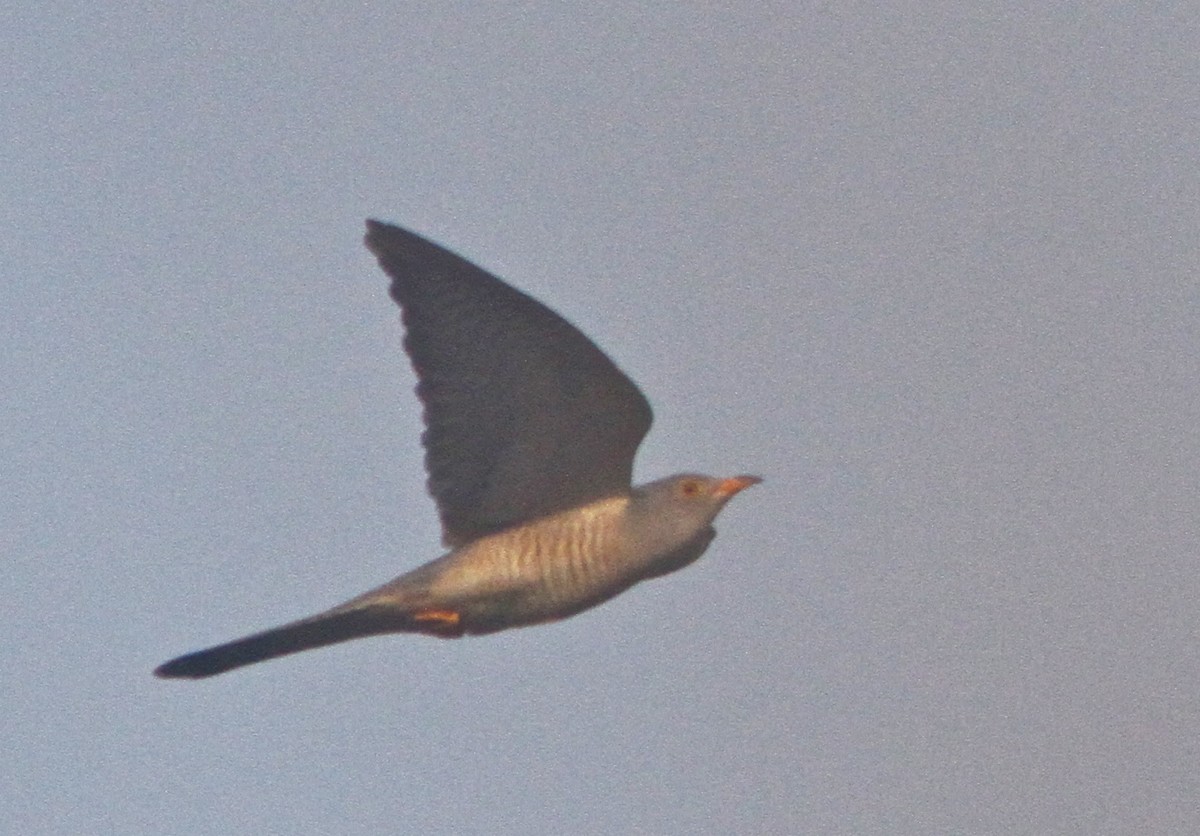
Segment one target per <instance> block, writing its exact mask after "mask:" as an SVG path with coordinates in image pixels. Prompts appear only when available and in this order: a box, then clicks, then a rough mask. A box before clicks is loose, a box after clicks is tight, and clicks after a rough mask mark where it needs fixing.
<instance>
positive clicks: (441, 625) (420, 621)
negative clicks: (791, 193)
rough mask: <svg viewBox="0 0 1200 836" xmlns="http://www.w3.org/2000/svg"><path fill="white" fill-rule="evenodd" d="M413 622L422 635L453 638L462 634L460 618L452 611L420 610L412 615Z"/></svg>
mask: <svg viewBox="0 0 1200 836" xmlns="http://www.w3.org/2000/svg"><path fill="white" fill-rule="evenodd" d="M413 621H415V622H417V628H418V629H419V630H420V631H421V632H422V633H432V634H433V635H435V636H442V637H443V638H455V637H457V636H461V635H462V634H463V625H462V616H461V615H460V614H459V613H457V612H455V611H454V610H421V611H420V612H415V613H413Z"/></svg>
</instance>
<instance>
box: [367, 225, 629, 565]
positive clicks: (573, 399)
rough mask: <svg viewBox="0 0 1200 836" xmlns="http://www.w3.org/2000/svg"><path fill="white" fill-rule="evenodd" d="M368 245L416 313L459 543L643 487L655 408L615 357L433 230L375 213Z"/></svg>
mask: <svg viewBox="0 0 1200 836" xmlns="http://www.w3.org/2000/svg"><path fill="white" fill-rule="evenodd" d="M365 240H366V244H367V247H368V248H370V250H371V252H373V253H374V254H375V255H376V257H378V259H379V264H380V266H381V267H382V268H383V269H384V271H385V272H386V273H387V274H388V275H389V276H391V278H392V286H391V290H390V292H391V296H392V298H393V299H395V300H396V302H398V303H399V305H400V308H401V310H402V312H403V322H404V326H405V330H406V333H405V338H404V348H405V350H406V351H407V352H408V354H409V357H410V358H411V359H412V363H413V368H414V369H415V370H416V373H417V378H418V383H417V395H418V396H419V397H420V398H421V401H422V402H423V403H424V405H425V426H426V430H425V434H424V435H423V436H422V441H423V442H424V444H425V466H426V469H427V470H428V471H429V492H430V493H431V494H432V495H433V498H434V500H435V501H436V502H437V506H438V512H439V513H440V515H441V520H442V539H443V540H444V541H445V543H446V544H447V545H450V546H455V545H460V544H462V543H466V542H470V541H471V540H474V539H476V538H478V537H481V536H483V535H485V534H489V533H492V532H494V531H499V530H501V529H504V528H508V527H510V526H513V525H516V524H518V523H521V522H525V521H527V520H531V519H535V518H537V517H541V516H545V515H546V514H551V513H554V512H556V511H562V510H565V509H567V508H573V507H575V506H578V505H583V504H585V503H587V502H591V501H592V500H595V499H600V498H602V497H605V496H612V495H613V494H617V493H623V492H625V491H627V490H628V489H629V483H630V478H631V474H632V470H633V457H634V454H635V453H636V452H637V447H638V445H639V444H640V443H641V441H642V438H643V437H644V436H645V435H646V432H647V431H648V430H649V429H650V422H651V419H652V414H651V411H650V405H649V404H648V403H647V402H646V398H645V396H643V395H642V393H641V392H640V391H638V388H637V387H636V386H635V385H634V384H633V382H632V381H631V380H630V379H629V378H628V377H626V376H625V375H624V374H623V373H622V372H621V370H620V369H618V368H617V367H616V366H615V365H614V364H613V362H612V361H611V360H609V359H608V357H607V356H605V354H604V352H602V351H601V350H600V349H599V348H598V347H596V345H595V344H594V343H593V342H592V341H591V340H589V339H588V338H587V337H585V336H584V335H583V334H582V333H581V332H580V331H579V330H578V329H577V328H575V327H574V326H573V325H571V324H570V323H569V322H567V321H566V320H565V319H563V318H562V317H560V316H559V315H558V314H556V313H554V311H552V310H550V309H549V308H547V307H546V306H545V305H543V304H541V303H540V302H538V301H536V300H535V299H533V298H532V297H530V296H527V295H525V294H524V293H522V292H521V291H519V290H517V289H516V288H513V287H511V286H509V285H507V284H505V283H504V282H502V281H501V280H500V279H498V278H496V277H495V276H493V275H491V274H490V273H488V272H486V271H485V270H482V269H480V268H479V267H476V266H475V265H474V264H471V263H470V262H469V261H466V260H465V259H463V258H460V257H459V256H457V255H455V254H454V253H452V252H450V251H448V250H445V249H443V248H442V247H439V246H438V245H437V244H434V243H432V242H431V241H427V240H426V239H424V238H422V237H420V236H419V235H416V234H414V233H412V232H409V231H407V230H404V229H400V228H399V227H395V226H390V225H388V224H383V223H379V222H377V221H367V236H366V239H365Z"/></svg>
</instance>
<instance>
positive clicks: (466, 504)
mask: <svg viewBox="0 0 1200 836" xmlns="http://www.w3.org/2000/svg"><path fill="white" fill-rule="evenodd" d="M365 241H366V245H367V247H368V248H369V249H370V250H371V252H372V253H374V254H375V256H376V257H377V258H378V259H379V265H380V266H381V267H382V268H383V270H384V272H385V273H387V274H388V276H389V277H390V278H391V281H392V284H391V290H390V293H391V297H392V298H393V299H394V300H395V301H396V302H397V304H399V306H400V309H401V318H402V321H403V323H404V329H405V338H404V348H405V350H406V351H407V352H408V355H409V357H410V358H411V360H412V364H413V368H414V369H415V371H416V374H417V380H418V383H417V390H416V391H417V395H418V397H419V398H420V399H421V402H422V403H423V404H424V419H425V427H426V429H425V434H424V435H423V436H422V441H423V443H424V445H425V466H426V470H427V471H428V473H429V483H428V485H429V492H430V493H431V494H432V495H433V498H434V500H435V501H436V503H437V508H438V513H439V515H440V517H441V522H442V540H443V542H444V544H445V546H446V547H447V548H448V549H449V551H447V552H446V553H445V554H444V555H442V556H441V557H439V558H436V559H435V560H432V561H430V562H429V563H426V564H424V565H423V566H418V567H417V568H415V569H413V570H412V571H410V572H407V573H406V574H403V575H401V576H400V577H398V578H396V579H395V580H392V581H389V582H388V583H385V584H384V585H383V586H380V587H378V588H376V589H373V590H371V591H370V592H366V593H364V594H363V595H360V596H358V597H357V598H353V599H351V600H349V601H347V602H346V603H344V604H341V605H339V606H336V607H334V608H333V609H330V610H326V611H325V612H322V613H318V614H317V615H314V616H311V617H309V618H304V619H301V620H299V621H293V622H291V623H290V624H284V625H283V626H280V627H275V628H273V629H270V630H266V631H264V632H261V633H255V634H254V635H251V636H247V637H245V638H241V639H237V640H235V641H231V642H228V643H227V644H221V645H217V646H216V647H211V648H208V649H206V650H199V651H196V652H195V653H189V654H187V655H185V656H180V657H178V658H176V659H172V660H171V661H169V662H166V663H164V664H163V665H161V666H159V667H158V668H157V669H156V670H155V671H154V673H155V674H156V675H157V676H160V677H167V678H176V677H182V678H190V679H198V678H201V677H206V676H212V675H214V674H218V673H223V672H225V671H228V670H232V669H234V668H239V667H242V666H243V665H250V664H253V663H255V662H261V661H264V660H266V659H272V658H274V657H276V656H283V655H286V654H289V653H296V652H298V651H301V650H308V649H311V648H315V647H323V646H325V645H329V644H335V643H337V642H342V641H347V640H349V639H355V638H360V637H363V636H372V635H378V634H382V633H425V634H428V635H434V636H441V637H445V638H454V637H458V636H462V635H464V634H467V633H471V634H479V633H492V632H495V631H497V630H505V629H508V628H509V627H521V626H525V625H530V624H539V623H542V622H547V621H553V620H556V619H561V618H566V617H567V616H571V615H574V614H576V613H578V612H581V611H583V610H586V609H588V608H590V607H594V606H596V605H597V604H600V603H602V602H604V601H607V600H608V599H609V598H612V597H613V596H615V595H617V594H619V593H621V592H623V591H624V590H626V589H628V588H629V587H631V586H633V585H634V584H636V583H638V582H639V581H643V580H646V579H648V578H654V577H658V576H660V575H665V574H667V573H668V572H674V571H675V570H677V569H681V568H683V567H684V566H687V565H688V564H689V563H692V562H693V561H694V560H696V559H697V558H698V557H700V555H701V554H703V553H704V550H705V549H707V548H708V545H709V543H711V542H712V539H713V537H714V536H715V534H716V532H715V530H714V529H713V527H712V523H713V520H714V519H715V518H716V516H717V514H718V513H719V512H720V510H721V509H722V508H723V507H724V506H725V503H726V502H728V501H729V499H730V498H731V497H733V496H734V494H736V493H738V492H739V491H742V490H744V489H745V488H748V487H750V486H751V485H754V484H756V483H758V482H760V481H761V480H760V479H759V478H758V477H757V476H729V477H723V478H720V477H718V478H714V477H712V476H703V475H699V474H695V473H685V474H681V475H677V476H671V477H668V478H666V479H660V480H658V481H656V482H650V483H649V484H646V485H640V486H637V487H632V486H631V484H630V481H631V477H632V471H633V458H634V454H635V453H636V452H637V448H638V445H639V444H640V443H641V441H642V438H643V437H644V436H645V435H646V432H647V431H648V430H649V429H650V422H651V412H650V405H649V404H648V403H647V402H646V398H645V396H644V395H642V393H641V392H640V391H639V390H638V388H637V387H636V386H635V385H634V384H633V382H632V381H631V380H630V379H629V378H628V377H626V376H625V375H624V374H623V373H622V372H621V370H620V369H618V368H617V367H616V365H614V364H613V362H612V361H611V360H610V359H609V358H608V357H607V356H606V355H605V354H604V352H602V351H601V350H600V349H599V348H598V347H597V346H596V345H595V344H594V343H593V342H592V341H591V340H589V339H588V338H587V337H586V336H584V335H583V334H582V333H581V332H580V331H579V330H578V329H576V328H575V326H573V325H571V324H570V323H569V322H567V321H566V320H565V319H563V318H562V317H561V316H559V315H558V314H556V313H555V312H554V311H552V310H550V309H549V308H547V307H546V306H545V305H543V304H541V303H540V302H538V301H536V300H535V299H533V298H531V297H530V296H527V295H526V294H524V293H522V292H521V291H519V290H517V289H516V288H514V287H512V286H510V285H508V284H506V283H505V282H503V281H501V280H500V279H498V278H496V277H495V276H493V275H491V274H490V273H488V272H487V271H485V270H483V269H482V268H480V267H477V266H476V265H474V264H472V263H470V262H469V261H466V260H465V259H463V258H461V257H459V256H457V255H455V254H454V253H452V252H450V251H449V250H446V249H444V248H442V247H440V246H438V245H437V244H434V243H433V242H431V241H428V240H426V239H424V238H422V237H421V236H419V235H416V234H415V233H412V232H409V231H407V230H404V229H401V228H399V227H395V226H390V225H388V224H384V223H379V222H377V221H367V235H366V239H365Z"/></svg>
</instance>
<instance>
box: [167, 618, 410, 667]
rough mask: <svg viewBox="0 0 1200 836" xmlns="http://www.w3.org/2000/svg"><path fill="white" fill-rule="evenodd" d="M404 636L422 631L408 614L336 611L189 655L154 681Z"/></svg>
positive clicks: (171, 665)
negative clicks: (376, 638) (354, 642)
mask: <svg viewBox="0 0 1200 836" xmlns="http://www.w3.org/2000/svg"><path fill="white" fill-rule="evenodd" d="M406 630H421V625H420V624H418V623H414V621H413V617H412V615H411V614H408V613H404V612H397V611H396V609H395V608H390V607H381V606H375V607H362V608H354V609H341V608H338V609H334V610H330V611H329V612H326V613H322V614H321V615H315V616H313V617H312V618H305V619H303V620H301V621H293V622H292V623H291V624H284V625H283V626H281V627H275V628H273V629H271V630H264V631H263V632H261V633H255V634H254V635H252V636H246V637H245V638H242V639H237V640H236V641H231V642H228V643H226V644H219V645H217V646H216V647H210V648H207V649H205V650H197V651H196V652H195V653H188V654H187V655H185V656H180V657H178V658H177V659H172V660H171V661H169V662H165V663H164V664H162V665H159V666H158V667H157V668H156V669H155V671H154V675H155V676H160V677H164V678H178V677H182V678H187V679H200V678H202V677H206V676H213V675H214V674H218V673H224V672H225V671H228V670H233V669H234V668H240V667H242V666H243V665H252V664H254V663H255V662H262V661H264V660H266V659H274V658H275V657H276V656H286V655H287V654H289V653H298V652H299V651H301V650H309V649H311V648H314V647H324V646H325V645H328V644H337V643H338V642H344V641H347V640H349V639H357V638H360V637H362V636H373V635H379V634H380V633H394V632H401V631H406Z"/></svg>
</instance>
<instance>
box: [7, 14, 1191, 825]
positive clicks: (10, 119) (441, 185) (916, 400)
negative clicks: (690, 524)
mask: <svg viewBox="0 0 1200 836" xmlns="http://www.w3.org/2000/svg"><path fill="white" fill-rule="evenodd" d="M1045 5H1046V6H1048V5H1049V4H1045ZM1022 7H1023V8H1022ZM18 8H19V9H21V10H20V11H15V12H14V11H12V10H10V11H9V12H7V13H5V14H4V15H3V17H4V20H3V23H2V24H0V28H2V29H3V31H4V33H5V34H4V36H3V37H4V42H5V45H6V49H5V50H4V53H5V54H4V58H3V76H4V78H5V79H6V81H5V83H4V88H5V92H4V94H3V97H2V98H0V147H2V148H3V151H2V152H0V153H2V155H3V157H2V159H3V164H2V165H0V222H2V224H3V229H4V243H3V244H2V245H0V275H2V276H3V280H4V282H5V288H6V293H5V300H6V304H5V305H4V316H3V320H2V321H3V329H2V331H0V379H2V380H3V381H4V383H3V389H4V393H5V394H4V399H3V409H2V410H0V495H2V496H3V499H0V549H2V550H3V559H4V561H5V570H4V572H3V573H2V578H3V580H2V581H0V583H2V585H3V586H2V589H3V593H4V601H5V603H4V606H3V607H0V629H2V630H3V633H4V636H5V640H4V642H3V644H2V649H0V659H2V660H3V661H2V664H0V676H2V683H3V684H2V685H0V694H2V703H3V715H4V719H3V720H2V721H0V751H2V752H3V757H2V758H0V809H3V811H4V813H3V818H4V820H5V822H6V826H7V827H10V828H11V829H12V832H14V833H17V832H21V833H33V832H47V833H53V832H57V833H72V834H74V833H83V832H111V833H128V834H133V833H153V834H176V833H178V834H192V833H196V834H209V833H211V834H227V833H232V832H240V833H267V832H272V833H347V834H359V833H363V834H365V833H379V832H395V833H417V832H424V833H446V834H450V833H495V834H508V833H512V834H516V833H563V834H565V833H579V834H588V833H597V834H607V833H613V834H617V833H647V834H676V833H678V834H695V833H712V834H729V833H735V832H736V833H764V834H767V833H769V834H791V833H818V832H820V833H845V834H869V833H881V834H895V833H914V834H915V833H920V834H926V833H980V834H982V833H995V834H1000V833H1004V834H1007V833H1079V834H1096V833H1184V832H1194V831H1197V830H1200V767H1198V766H1197V764H1200V696H1198V694H1200V615H1198V612H1200V610H1198V605H1197V601H1198V600H1200V564H1198V553H1197V552H1198V548H1197V547H1198V541H1200V537H1198V524H1197V520H1198V519H1200V516H1198V515H1200V476H1198V474H1200V429H1198V428H1200V281H1198V276H1197V265H1198V264H1200V164H1198V162H1197V161H1198V160H1200V11H1198V10H1196V9H1194V8H1192V7H1190V6H1189V5H1188V4H1129V3H1108V2H1104V3H1092V4H1085V5H1083V6H1079V5H1075V6H1071V7H1064V8H1063V9H1062V10H1061V11H1049V10H1047V9H1046V8H1043V4H1029V3H1024V4H1016V5H1015V6H1014V5H1013V4H1003V5H1001V6H997V7H995V8H992V7H988V8H987V9H986V10H984V9H983V6H981V5H980V4H951V3H932V4H931V3H919V4H918V3H912V4H907V5H906V4H893V5H892V6H891V7H890V8H889V9H888V10H885V11H880V10H879V9H876V8H874V7H872V5H871V4H867V5H860V4H837V3H835V4H815V3H814V4H798V3H776V4H765V3H764V4H743V3H729V4H724V5H722V4H712V3H709V4H691V5H679V6H674V7H670V6H667V5H665V4H648V3H646V4H638V3H608V4H602V5H599V6H597V5H596V4H591V3H537V2H528V3H489V4H484V3H479V4H454V3H424V4H408V3H399V4H380V5H370V4H362V3H360V4H333V3H304V2H302V3H299V4H291V5H288V6H286V7H284V6H280V7H278V9H276V10H274V11H272V12H270V13H268V12H264V11H262V10H260V8H259V7H258V6H256V5H254V4H239V3H215V4H201V5H198V6H195V7H181V6H178V5H171V4H159V3H145V4H137V3H133V4H123V5H121V6H120V8H119V9H117V10H114V8H111V7H103V8H97V7H95V6H94V5H87V4H83V3H77V4H72V3H48V4H41V5H37V4H33V5H30V4H23V6H22V5H21V4H18ZM1172 10H1173V11H1172ZM366 217H377V218H381V219H383V220H387V221H390V222H394V223H399V224H402V225H405V226H408V227H411V228H413V229H415V230H418V231H420V232H422V233H424V234H427V235H429V236H431V237H433V238H434V239H435V240H438V241H440V242H442V243H444V244H446V245H447V246H450V247H451V248H452V249H455V250H456V251H458V252H460V253H462V254H463V255H466V256H468V257H470V258H472V259H474V260H476V261H477V262H479V263H480V264H482V265H484V266H485V267H487V268H489V269H491V270H493V271H495V272H497V273H498V274H499V275H501V276H503V277H505V278H506V279H508V280H509V281H511V282H512V283H514V284H516V285H517V286H519V287H521V288H522V289H524V290H526V291H528V292H530V293H532V294H533V295H535V296H537V297H538V298H540V299H542V300H543V301H545V302H546V303H548V304H550V305H551V306H552V307H554V308H555V309H556V310H558V311H559V312H561V313H562V314H563V315H565V316H566V317H568V318H569V319H571V320H572V321H573V322H575V323H576V324H577V325H579V326H580V327H581V328H582V329H583V330H584V331H585V332H586V333H588V334H589V335H590V336H591V337H593V338H594V339H595V340H596V341H597V342H598V343H599V344H600V345H601V346H603V347H604V348H605V350H606V351H607V352H608V353H609V354H610V355H611V356H612V357H613V358H614V359H615V360H616V361H617V363H618V364H619V365H620V366H621V367H622V368H623V369H624V370H625V371H626V372H628V373H629V374H630V376H631V377H633V379H634V380H636V381H637V382H638V383H639V384H640V385H641V386H642V388H643V389H644V390H645V392H646V393H647V396H648V397H649V399H650V401H651V403H652V404H653V405H654V409H655V416H656V418H655V426H654V429H653V430H652V431H651V433H650V435H649V437H648V439H647V441H646V443H645V445H644V446H643V449H642V451H641V454H640V456H639V459H638V463H637V468H636V474H637V478H638V479H639V480H649V479H652V478H657V477H660V476H663V475H666V474H669V473H673V472H677V471H680V470H701V471H706V472H711V473H717V474H731V473H743V472H749V473H761V474H762V475H763V476H765V477H766V479H767V481H766V482H765V483H764V484H763V485H761V486H759V487H757V488H755V489H754V490H752V491H747V492H746V493H745V494H743V495H741V496H739V497H738V498H737V499H736V500H735V501H734V502H733V503H732V504H731V505H730V506H729V507H728V508H727V509H726V511H725V512H724V514H723V515H722V517H721V519H720V520H719V521H718V529H719V531H720V534H719V536H718V538H717V540H716V542H715V543H714V544H713V546H712V547H711V548H710V549H709V551H708V553H707V555H706V556H705V557H704V558H703V559H702V560H701V561H700V562H698V563H697V564H695V565H694V566H692V567H689V568H688V569H686V570H685V571H683V572H680V573H678V574H675V575H671V576H668V577H666V578H664V579H661V580H656V581H653V582H650V583H647V584H643V585H641V586H639V587H637V588H635V589H634V590H632V591H631V592H629V593H627V594H625V595H624V596H622V597H620V598H619V599H617V600H615V601H613V602H611V603H608V604H605V605H604V606H602V607H599V608H597V609H595V610H592V611H589V612H587V613H584V614H583V615H580V616H578V617H576V618H574V619H570V620H568V621H565V622H562V623H559V624H554V625H549V626H543V627H537V628H530V629H525V630H517V631H513V632H509V633H505V634H499V635H495V636H490V637H484V638H473V639H464V640H461V641H453V642H450V641H440V640H435V639H431V638H426V637H408V636H398V637H384V638H376V639H370V640H365V641H359V642H353V643H349V644H345V645H341V646H338V647H334V648H329V649H325V650H321V651H317V652H312V653H307V654H302V655H299V656H294V657H289V658H286V659H282V660H277V661H273V662H270V663H266V664H263V665H260V666H255V667H253V668H247V669H245V670H241V671H237V672H235V673H231V674H228V675H226V676H222V677H218V678H216V679H213V680H209V681H205V682H177V681H175V682H165V681H161V680H157V679H155V678H153V677H152V676H151V673H150V671H151V669H152V668H153V667H154V666H155V665H157V664H158V663H160V662H162V661H164V660H165V659H167V658H169V657H171V656H174V655H177V654H179V653H182V652H185V651H189V650H194V649H197V648H199V647H202V646H205V645H208V644H211V643H214V642H218V641H223V640H227V639H231V638H234V637H237V636H239V635H241V634H243V633H246V632H249V631H253V630H257V629H261V628H264V627H268V626H272V625H275V624H277V623H279V622H282V621H287V620H290V619H293V618H296V617H299V616H303V615H307V614H309V613H311V612H314V611H316V610H319V609H323V608H325V607H327V606H330V605H332V604H335V603H338V602H340V601H342V600H344V599H345V598H348V597H350V596H352V595H355V594H357V593H359V592H362V591H364V590H365V589H367V588H369V587H371V586H374V585H376V584H378V583H381V582H383V581H385V580H387V579H389V578H391V577H393V576H395V575H397V574H400V573H401V572H403V571H405V570H407V569H409V568H412V567H413V566H416V565H417V564H419V563H421V562H424V561H426V560H428V559H430V558H432V557H435V556H437V555H438V554H439V553H440V550H439V546H438V539H439V530H438V525H437V518H436V514H435V512H434V508H433V504H432V501H431V500H430V499H429V498H428V497H427V496H426V494H425V491H424V478H425V476H424V473H423V470H422V453H421V448H420V442H419V437H420V427H421V425H420V406H419V404H418V402H417V400H416V398H415V397H414V395H413V393H412V386H413V384H414V379H413V376H412V373H411V371H410V369H409V367H408V364H407V361H406V359H405V357H404V355H403V353H402V350H401V345H400V340H401V330H400V324H399V317H398V315H397V311H396V309H395V308H394V306H393V305H392V303H391V301H390V300H389V299H388V297H387V294H386V280H385V277H384V276H383V274H382V273H381V272H380V271H379V269H378V267H377V266H376V265H375V263H374V262H373V260H372V259H371V257H370V255H369V254H368V253H367V251H366V250H365V248H364V247H363V246H362V244H361V236H362V233H363V219H364V218H366Z"/></svg>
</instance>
